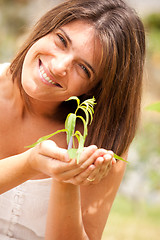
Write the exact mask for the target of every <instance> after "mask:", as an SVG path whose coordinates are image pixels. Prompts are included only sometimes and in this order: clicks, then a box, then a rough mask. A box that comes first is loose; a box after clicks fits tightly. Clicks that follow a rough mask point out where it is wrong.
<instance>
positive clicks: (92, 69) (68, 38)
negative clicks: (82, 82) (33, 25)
mask: <svg viewBox="0 0 160 240" xmlns="http://www.w3.org/2000/svg"><path fill="white" fill-rule="evenodd" d="M59 29H60V30H61V31H62V32H63V34H64V35H65V37H66V38H67V40H68V41H69V43H70V44H72V40H71V39H70V37H69V36H68V34H67V33H66V32H65V31H64V30H63V29H62V28H59ZM83 62H84V63H85V64H86V65H87V67H88V68H90V70H91V71H92V72H93V74H95V75H96V71H95V70H94V68H93V67H92V66H91V65H90V64H89V63H88V62H86V61H85V60H83Z"/></svg>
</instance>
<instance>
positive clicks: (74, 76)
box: [22, 20, 101, 102]
mask: <svg viewBox="0 0 160 240" xmlns="http://www.w3.org/2000/svg"><path fill="white" fill-rule="evenodd" d="M100 52H101V45H100V42H99V40H98V39H96V38H95V30H94V27H93V26H92V25H90V24H88V23H86V22H84V21H79V20H77V21H74V22H71V23H68V24H66V25H64V26H61V27H60V28H58V29H55V30H54V31H53V32H51V33H49V34H48V35H46V36H44V37H43V38H41V39H40V40H38V41H37V42H36V43H35V44H34V45H33V46H32V47H31V48H30V49H29V51H28V53H27V55H26V57H25V60H24V64H23V68H22V86H23V89H24V91H25V92H26V93H27V94H28V95H29V96H30V97H32V98H33V99H36V100H40V101H47V102H54V101H58V102H62V101H64V100H66V99H68V98H69V97H71V96H80V95H82V94H84V93H87V92H88V91H89V90H90V89H91V88H92V86H93V85H94V82H95V79H96V77H97V74H98V69H97V66H98V64H99V62H100Z"/></svg>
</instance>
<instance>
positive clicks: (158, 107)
mask: <svg viewBox="0 0 160 240" xmlns="http://www.w3.org/2000/svg"><path fill="white" fill-rule="evenodd" d="M146 110H150V111H156V112H160V102H156V103H152V104H150V105H148V106H147V107H146Z"/></svg>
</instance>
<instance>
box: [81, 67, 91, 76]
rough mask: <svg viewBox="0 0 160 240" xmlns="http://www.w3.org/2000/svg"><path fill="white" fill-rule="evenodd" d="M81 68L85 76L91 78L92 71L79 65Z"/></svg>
mask: <svg viewBox="0 0 160 240" xmlns="http://www.w3.org/2000/svg"><path fill="white" fill-rule="evenodd" d="M79 66H80V67H81V68H82V70H83V71H84V72H85V74H86V75H87V77H88V78H90V77H91V73H90V71H89V70H88V69H87V68H86V67H85V66H84V65H83V64H79Z"/></svg>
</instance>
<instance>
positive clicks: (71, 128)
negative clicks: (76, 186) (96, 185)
mask: <svg viewBox="0 0 160 240" xmlns="http://www.w3.org/2000/svg"><path fill="white" fill-rule="evenodd" d="M69 100H76V101H77V108H76V110H75V113H69V114H68V115H67V118H66V120H65V129H61V130H58V131H56V132H54V133H51V134H49V135H46V136H44V137H41V138H39V139H38V141H37V142H35V143H33V144H32V145H30V146H27V147H28V148H32V147H35V146H36V145H37V144H39V143H41V142H43V141H44V140H47V139H49V138H51V137H52V136H54V135H56V134H57V133H61V132H66V135H67V144H68V154H69V157H70V158H71V159H73V158H75V159H77V164H78V163H79V158H80V155H81V153H82V151H83V148H84V143H85V139H86V137H87V134H88V124H91V123H92V120H93V114H94V106H95V104H96V102H95V98H94V97H93V98H90V99H87V100H85V101H84V102H82V103H80V100H79V98H78V97H76V96H73V97H70V98H69V99H68V100H67V101H69ZM80 109H81V110H82V111H83V112H84V113H85V118H84V117H82V116H81V115H78V110H80ZM78 118H79V119H80V120H81V121H82V122H83V135H82V134H81V133H80V131H78V130H75V129H76V128H75V127H76V120H77V119H78ZM75 138H77V140H78V148H76V147H75ZM114 158H115V159H118V160H122V161H125V162H127V161H126V160H124V159H123V158H121V157H120V156H118V155H116V154H114Z"/></svg>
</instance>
